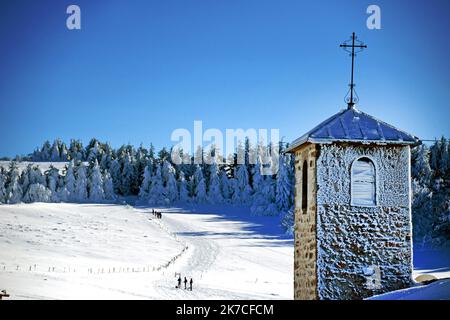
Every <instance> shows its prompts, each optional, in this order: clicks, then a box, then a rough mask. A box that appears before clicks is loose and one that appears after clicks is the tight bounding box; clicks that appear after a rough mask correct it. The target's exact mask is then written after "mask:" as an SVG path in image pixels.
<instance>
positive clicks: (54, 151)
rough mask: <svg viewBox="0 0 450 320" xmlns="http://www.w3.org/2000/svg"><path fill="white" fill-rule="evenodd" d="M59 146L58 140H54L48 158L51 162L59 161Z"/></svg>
mask: <svg viewBox="0 0 450 320" xmlns="http://www.w3.org/2000/svg"><path fill="white" fill-rule="evenodd" d="M59 144H60V140H59V139H56V140H55V141H54V142H53V145H52V148H51V156H50V160H51V161H55V162H57V161H61V158H60V152H59Z"/></svg>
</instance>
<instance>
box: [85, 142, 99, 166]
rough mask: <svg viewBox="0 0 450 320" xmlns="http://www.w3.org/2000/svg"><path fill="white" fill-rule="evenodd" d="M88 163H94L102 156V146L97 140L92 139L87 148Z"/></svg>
mask: <svg viewBox="0 0 450 320" xmlns="http://www.w3.org/2000/svg"><path fill="white" fill-rule="evenodd" d="M86 149H87V161H88V162H89V163H92V162H93V161H94V160H95V159H98V157H99V155H100V150H99V149H100V146H99V143H98V140H97V139H91V141H90V142H89V145H88V146H87V148H86Z"/></svg>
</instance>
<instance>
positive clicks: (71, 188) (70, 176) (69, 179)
mask: <svg viewBox="0 0 450 320" xmlns="http://www.w3.org/2000/svg"><path fill="white" fill-rule="evenodd" d="M64 183H65V187H66V189H67V192H68V199H67V201H76V200H77V199H76V197H75V186H76V180H75V172H74V165H73V160H71V161H70V162H69V165H68V166H67V168H66V175H65V177H64Z"/></svg>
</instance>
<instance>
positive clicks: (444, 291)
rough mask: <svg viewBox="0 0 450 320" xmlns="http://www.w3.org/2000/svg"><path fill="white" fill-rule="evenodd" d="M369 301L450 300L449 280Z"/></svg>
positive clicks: (437, 281)
mask: <svg viewBox="0 0 450 320" xmlns="http://www.w3.org/2000/svg"><path fill="white" fill-rule="evenodd" d="M369 300H450V279H442V280H436V281H435V282H432V283H430V284H428V285H418V286H415V287H412V288H408V289H403V290H397V291H393V292H388V293H385V294H381V295H378V296H374V297H371V298H370V299H369Z"/></svg>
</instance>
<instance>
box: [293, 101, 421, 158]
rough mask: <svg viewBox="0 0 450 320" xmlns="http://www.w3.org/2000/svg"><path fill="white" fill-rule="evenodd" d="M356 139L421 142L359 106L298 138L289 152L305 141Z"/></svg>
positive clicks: (411, 143) (341, 113)
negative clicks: (359, 108)
mask: <svg viewBox="0 0 450 320" xmlns="http://www.w3.org/2000/svg"><path fill="white" fill-rule="evenodd" d="M307 142H311V143H318V144H325V143H332V142H355V143H364V144H369V143H375V144H397V145H418V144H420V143H421V142H420V140H419V138H417V137H416V136H413V135H411V134H409V133H406V132H404V131H401V130H399V129H397V128H395V127H394V126H391V125H389V124H387V123H385V122H383V121H380V120H378V119H376V118H374V117H372V116H370V115H368V114H367V113H364V112H362V111H360V110H358V109H356V108H355V107H352V108H347V109H344V110H342V111H340V112H339V113H337V114H335V115H334V116H332V117H330V118H328V119H327V120H325V121H324V122H322V123H321V124H319V125H318V126H317V127H315V128H314V129H312V130H311V131H309V132H307V133H306V134H304V135H303V136H301V137H300V138H298V139H296V140H294V141H293V142H292V143H291V145H290V146H289V148H288V150H287V151H288V152H289V151H292V150H293V149H296V148H298V147H299V146H301V145H302V144H304V143H307Z"/></svg>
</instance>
